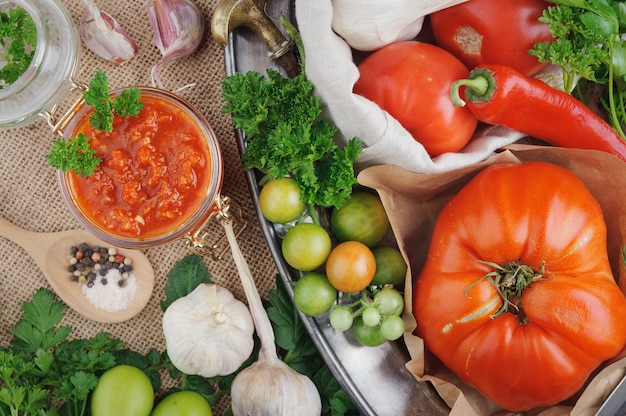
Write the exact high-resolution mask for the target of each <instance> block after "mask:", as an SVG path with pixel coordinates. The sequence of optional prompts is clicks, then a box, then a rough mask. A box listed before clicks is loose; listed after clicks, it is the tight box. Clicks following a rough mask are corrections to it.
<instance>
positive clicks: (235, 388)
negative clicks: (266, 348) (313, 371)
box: [230, 354, 322, 416]
mask: <svg viewBox="0 0 626 416" xmlns="http://www.w3.org/2000/svg"><path fill="white" fill-rule="evenodd" d="M230 394H231V407H232V410H233V415H234V416H240V415H241V416H247V415H258V416H294V415H298V416H319V415H320V414H321V413H322V404H321V400H320V396H319V393H318V391H317V387H315V384H313V382H312V381H311V380H310V379H309V378H308V377H306V376H304V375H302V374H300V373H298V372H296V371H295V370H293V369H291V367H289V366H288V365H287V364H285V363H284V362H282V361H280V360H277V361H274V360H271V362H269V360H264V359H263V354H259V361H257V362H255V363H254V364H252V365H251V366H250V367H248V368H246V369H244V370H243V371H241V372H240V373H239V374H237V376H236V377H235V379H234V380H233V383H232V385H231V393H230Z"/></svg>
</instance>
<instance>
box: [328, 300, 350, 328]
mask: <svg viewBox="0 0 626 416" xmlns="http://www.w3.org/2000/svg"><path fill="white" fill-rule="evenodd" d="M352 321H353V318H352V312H350V310H349V309H348V308H345V307H343V306H337V307H336V308H333V310H332V311H330V326H332V327H333V328H334V329H336V330H337V331H341V332H343V331H347V330H348V329H350V327H351V326H352Z"/></svg>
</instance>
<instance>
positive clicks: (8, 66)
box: [0, 7, 37, 89]
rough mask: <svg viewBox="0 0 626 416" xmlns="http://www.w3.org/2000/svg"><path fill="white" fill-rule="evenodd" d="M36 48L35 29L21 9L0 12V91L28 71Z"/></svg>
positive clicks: (31, 19)
mask: <svg viewBox="0 0 626 416" xmlns="http://www.w3.org/2000/svg"><path fill="white" fill-rule="evenodd" d="M36 46H37V28H36V26H35V22H34V21H33V18H32V17H31V16H30V14H28V12H27V11H26V9H24V8H23V7H14V8H11V9H9V10H7V11H0V89H3V88H6V87H8V86H9V85H11V84H13V83H14V82H15V81H17V79H18V78H19V77H20V76H21V75H22V74H23V73H24V72H25V71H26V69H28V67H29V65H30V63H31V62H32V60H33V56H34V55H35V48H36Z"/></svg>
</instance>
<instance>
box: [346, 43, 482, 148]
mask: <svg viewBox="0 0 626 416" xmlns="http://www.w3.org/2000/svg"><path fill="white" fill-rule="evenodd" d="M359 72H360V77H359V80H358V81H357V82H356V84H355V85H354V92H355V93H356V94H361V95H363V96H364V97H366V98H368V99H370V100H372V101H373V102H375V103H376V104H378V105H379V106H380V107H381V108H382V109H383V110H386V111H387V112H388V113H389V114H391V115H392V116H393V117H394V118H395V119H396V120H398V121H399V122H400V124H402V126H403V127H404V128H405V129H407V130H408V131H409V132H410V133H411V135H412V136H413V138H414V139H415V140H417V141H418V142H420V143H421V144H422V145H423V146H424V148H425V149H426V151H427V152H428V153H429V154H430V155H431V156H437V155H440V154H442V153H445V152H456V151H458V150H461V149H462V148H463V146H465V145H466V144H467V142H468V141H469V140H470V139H471V137H472V134H473V133H474V130H475V129H476V125H477V124H478V122H477V121H476V118H474V116H473V115H472V113H470V111H469V110H468V109H466V108H464V107H455V106H454V104H452V100H450V86H451V85H452V82H454V81H455V80H457V79H461V78H466V77H467V76H468V74H469V71H468V70H467V68H466V67H465V65H463V63H461V61H459V60H458V59H456V58H455V57H454V56H452V55H451V54H450V53H449V52H446V51H445V50H443V49H441V48H439V47H437V46H434V45H431V44H429V43H424V42H418V41H406V42H397V43H392V44H390V45H388V46H385V47H384V48H382V49H379V50H377V51H376V52H374V53H372V54H371V55H369V56H368V57H367V58H366V59H365V60H363V62H361V64H360V65H359Z"/></svg>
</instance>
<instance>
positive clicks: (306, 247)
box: [281, 223, 332, 271]
mask: <svg viewBox="0 0 626 416" xmlns="http://www.w3.org/2000/svg"><path fill="white" fill-rule="evenodd" d="M331 248H332V243H331V241H330V236H329V235H328V232H327V231H326V230H325V229H324V228H322V227H321V226H320V225H317V224H311V223H302V224H298V225H296V226H295V227H293V228H291V229H290V230H289V231H287V233H286V234H285V237H284V238H283V242H282V244H281V250H282V253H283V257H284V258H285V261H286V262H287V264H289V265H290V266H291V267H293V268H294V269H297V270H301V271H311V270H315V269H317V268H318V267H320V266H321V265H322V264H324V262H325V261H326V258H327V257H328V254H329V253H330V250H331Z"/></svg>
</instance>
